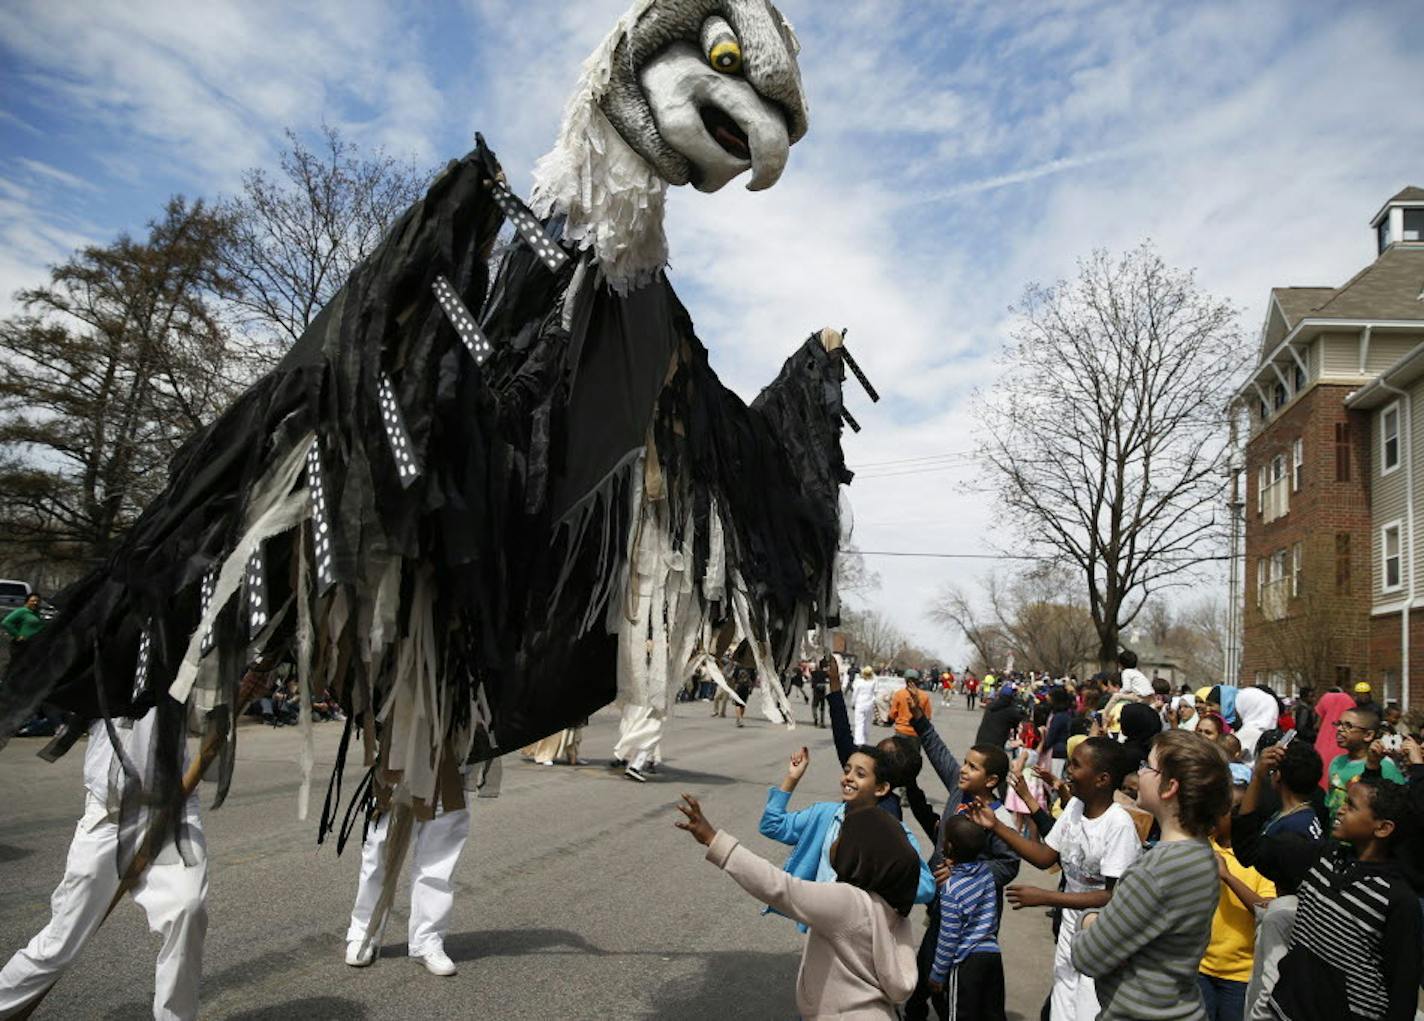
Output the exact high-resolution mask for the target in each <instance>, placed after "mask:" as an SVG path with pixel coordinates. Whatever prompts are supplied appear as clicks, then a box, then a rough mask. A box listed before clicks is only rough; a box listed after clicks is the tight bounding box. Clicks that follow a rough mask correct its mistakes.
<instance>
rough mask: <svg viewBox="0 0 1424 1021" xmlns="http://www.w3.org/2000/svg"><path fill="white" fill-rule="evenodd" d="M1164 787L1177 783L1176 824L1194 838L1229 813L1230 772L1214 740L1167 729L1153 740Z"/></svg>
mask: <svg viewBox="0 0 1424 1021" xmlns="http://www.w3.org/2000/svg"><path fill="white" fill-rule="evenodd" d="M1152 751H1153V752H1156V753H1157V772H1158V773H1159V774H1160V775H1161V778H1162V784H1163V785H1164V786H1165V785H1166V784H1168V783H1170V782H1171V781H1173V780H1175V781H1177V824H1178V825H1179V826H1181V827H1182V829H1183V830H1185V831H1186V832H1187V833H1189V834H1191V835H1192V836H1194V837H1205V836H1207V835H1208V834H1210V833H1211V832H1212V830H1214V829H1216V824H1217V820H1219V819H1220V818H1221V817H1222V816H1223V815H1225V814H1226V813H1227V812H1229V811H1231V770H1230V769H1229V768H1228V767H1227V764H1226V754H1225V753H1224V752H1223V751H1222V750H1221V748H1220V747H1219V746H1218V745H1217V744H1216V743H1215V742H1213V741H1210V740H1208V739H1207V738H1204V737H1201V736H1200V735H1198V734H1194V733H1192V732H1191V731H1189V730H1168V731H1164V732H1162V733H1161V734H1158V735H1157V737H1156V738H1154V739H1153V741H1152Z"/></svg>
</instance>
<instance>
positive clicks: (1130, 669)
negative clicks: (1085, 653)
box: [1117, 649, 1170, 702]
mask: <svg viewBox="0 0 1424 1021" xmlns="http://www.w3.org/2000/svg"><path fill="white" fill-rule="evenodd" d="M1117 665H1118V670H1119V681H1120V684H1121V688H1122V694H1123V696H1124V697H1125V698H1131V699H1132V700H1133V701H1135V702H1150V701H1152V682H1151V681H1150V680H1148V679H1147V675H1146V674H1144V673H1143V672H1142V671H1141V670H1139V669H1137V653H1135V652H1133V651H1132V650H1131V649H1123V650H1122V651H1121V652H1119V653H1118V654H1117ZM1169 690H1170V689H1169Z"/></svg>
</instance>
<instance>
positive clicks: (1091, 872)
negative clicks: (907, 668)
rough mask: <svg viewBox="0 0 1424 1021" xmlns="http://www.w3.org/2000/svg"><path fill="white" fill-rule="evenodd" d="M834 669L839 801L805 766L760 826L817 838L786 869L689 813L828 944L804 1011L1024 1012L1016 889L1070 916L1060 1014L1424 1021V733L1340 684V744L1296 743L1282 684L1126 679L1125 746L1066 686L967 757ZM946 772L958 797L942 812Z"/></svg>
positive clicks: (1030, 901)
mask: <svg viewBox="0 0 1424 1021" xmlns="http://www.w3.org/2000/svg"><path fill="white" fill-rule="evenodd" d="M1134 672H1135V671H1134ZM828 674H829V678H828V689H829V690H828V693H827V697H826V711H827V714H828V715H829V717H830V725H831V729H832V733H833V737H834V739H835V746H836V750H837V753H838V758H839V759H840V761H841V765H842V778H841V784H840V789H839V792H838V794H839V796H838V797H837V798H835V799H834V800H827V801H821V802H815V803H812V804H810V805H808V806H806V807H804V808H800V809H797V810H792V808H791V806H790V801H791V798H792V794H793V792H794V791H795V790H796V788H797V785H798V784H799V782H800V781H801V779H802V777H803V776H804V775H805V772H806V767H807V764H808V763H809V760H810V751H809V750H808V749H806V748H801V749H799V750H798V751H797V752H796V753H794V754H793V755H792V756H791V760H790V763H789V766H788V769H787V772H786V775H785V777H784V778H783V779H782V781H781V783H780V784H779V785H778V786H777V787H773V788H771V789H770V790H769V792H768V795H767V803H766V807H765V810H764V812H763V815H762V821H761V827H760V829H761V833H762V835H763V836H766V837H769V838H771V839H773V840H776V841H778V842H781V843H784V844H787V845H789V846H790V847H791V852H790V855H789V856H788V858H787V860H786V862H785V864H784V866H783V867H782V868H780V869H778V868H776V867H775V866H774V865H772V864H771V863H769V862H767V861H765V860H763V859H761V858H759V857H758V856H756V855H755V854H753V853H752V852H751V851H750V850H748V849H747V848H746V847H744V846H743V845H741V844H739V843H738V842H737V840H736V838H734V837H732V836H731V835H729V834H726V833H718V832H717V831H716V830H715V829H713V828H712V827H711V826H710V824H708V823H707V822H706V819H705V817H704V816H703V815H702V812H701V807H700V805H698V803H697V802H696V800H695V799H692V798H687V799H686V800H685V802H684V804H683V805H682V806H680V808H681V811H682V813H683V815H684V817H685V818H684V820H683V821H681V822H679V825H680V826H682V827H683V828H684V829H688V830H689V831H690V832H692V833H693V835H694V836H696V837H697V839H698V840H699V841H701V842H702V843H704V844H707V845H709V851H708V859H709V860H710V861H712V862H713V863H714V864H716V865H718V866H719V867H721V868H722V869H724V870H725V871H727V872H728V873H729V874H730V875H731V876H732V878H733V879H734V880H735V881H736V882H737V883H739V884H740V885H741V886H742V887H743V888H744V889H746V890H747V891H748V892H750V893H752V894H753V896H755V897H757V899H759V900H761V901H762V902H763V903H764V904H766V905H767V911H775V912H778V913H781V914H784V915H787V916H790V917H791V918H793V919H795V920H796V921H797V922H798V923H799V925H800V926H801V928H802V930H803V931H807V932H808V935H807V940H806V944H805V948H804V952H803V958H802V966H801V972H800V976H799V978H798V983H797V1005H798V1009H799V1011H800V1013H801V1016H802V1017H803V1018H830V1017H836V1018H908V1019H917V1018H928V1017H929V1016H930V1013H931V1010H933V1012H934V1014H936V1015H937V1016H938V1017H939V1018H941V1019H944V1021H951V1019H954V1021H970V1019H986V1021H997V1019H1002V1018H1004V1017H1005V991H1006V990H1005V972H1004V966H1003V950H1004V949H1005V948H1004V947H1003V944H1002V942H1001V940H1000V931H999V930H1000V925H999V923H1000V919H1001V917H1002V913H1003V910H1004V906H1005V904H1006V903H1007V904H1008V905H1010V906H1011V907H1012V908H1013V909H1019V908H1029V907H1043V908H1049V909H1051V912H1050V913H1051V914H1052V916H1053V919H1054V921H1053V925H1054V931H1055V935H1056V939H1057V943H1056V948H1055V952H1054V960H1053V969H1052V982H1051V989H1050V992H1049V995H1048V998H1047V1000H1046V1002H1045V1003H1044V1004H1043V1010H1042V1017H1043V1018H1045V1019H1051V1021H1078V1019H1083V1021H1086V1019H1090V1018H1096V1019H1103V1021H1113V1019H1118V1018H1141V1019H1178V1018H1180V1019H1193V1021H1195V1019H1209V1021H1238V1019H1243V1018H1248V1017H1249V1018H1253V1019H1270V1018H1275V1019H1285V1021H1313V1019H1321V1021H1324V1019H1337V1018H1338V1019H1346V1018H1368V1019H1381V1021H1395V1019H1398V1021H1404V1019H1407V1018H1413V1017H1414V1013H1415V1003H1416V996H1417V994H1418V991H1419V990H1420V988H1421V970H1424V969H1422V968H1421V928H1424V901H1421V893H1424V883H1421V869H1422V868H1424V853H1421V841H1424V835H1421V833H1420V827H1419V825H1418V824H1419V821H1420V818H1421V808H1424V752H1421V747H1420V744H1419V742H1418V740H1417V739H1416V738H1415V737H1414V736H1412V735H1409V734H1407V733H1405V734H1395V735H1393V736H1395V737H1398V740H1397V741H1387V740H1386V739H1387V738H1389V737H1390V736H1391V735H1390V734H1388V733H1387V732H1386V729H1385V728H1386V726H1387V724H1385V723H1384V721H1383V720H1382V719H1381V715H1380V714H1379V713H1378V712H1376V710H1375V709H1374V708H1373V707H1372V706H1370V705H1366V704H1363V703H1362V702H1360V701H1359V699H1358V696H1357V698H1356V700H1354V701H1353V702H1351V704H1350V705H1349V706H1344V705H1336V704H1335V702H1336V701H1338V700H1335V699H1333V698H1332V696H1331V695H1328V694H1327V695H1325V696H1322V697H1321V699H1320V700H1319V702H1318V703H1316V706H1317V708H1315V710H1314V711H1315V712H1316V713H1317V714H1318V726H1319V729H1320V731H1321V732H1320V733H1319V734H1318V735H1315V734H1312V735H1309V737H1311V738H1314V739H1315V740H1314V741H1312V740H1310V739H1307V740H1295V737H1296V736H1299V735H1297V734H1296V733H1295V732H1294V731H1293V730H1292V728H1289V727H1282V726H1279V725H1278V722H1279V721H1278V720H1277V719H1276V716H1277V706H1278V702H1277V700H1276V699H1275V697H1274V695H1273V694H1271V693H1269V692H1268V691H1266V690H1265V689H1243V690H1242V691H1241V692H1236V691H1235V690H1234V689H1232V690H1231V691H1230V692H1225V691H1222V690H1221V689H1211V690H1207V691H1205V692H1203V693H1202V695H1203V697H1201V698H1193V699H1191V700H1190V702H1188V701H1186V700H1183V699H1181V697H1180V696H1178V697H1176V698H1173V697H1172V696H1170V689H1169V691H1168V693H1167V694H1168V700H1164V699H1163V698H1162V695H1163V692H1160V691H1157V690H1156V689H1155V688H1153V687H1151V686H1150V682H1146V679H1145V678H1141V680H1138V679H1136V678H1130V677H1126V675H1127V670H1124V672H1123V677H1117V678H1113V679H1112V680H1111V681H1110V682H1109V683H1108V684H1107V685H1105V686H1104V687H1105V690H1106V691H1107V693H1108V697H1109V699H1110V700H1112V701H1113V702H1114V705H1113V708H1115V709H1116V710H1117V711H1116V713H1115V722H1116V723H1117V727H1116V730H1117V735H1116V737H1115V738H1114V737H1109V736H1106V735H1105V734H1103V733H1102V731H1103V730H1105V729H1107V728H1106V727H1104V726H1103V725H1102V722H1103V721H1102V717H1101V716H1100V715H1097V714H1098V713H1100V712H1101V710H1100V709H1096V708H1093V706H1094V704H1095V702H1094V701H1089V703H1088V708H1087V711H1086V712H1085V711H1084V705H1083V701H1082V698H1081V697H1080V696H1079V695H1078V693H1075V692H1070V691H1065V690H1063V689H1062V688H1059V689H1057V690H1054V691H1052V692H1051V693H1050V694H1048V695H1047V696H1046V697H1045V698H1043V699H1042V706H1041V707H1040V706H1035V705H1032V704H1031V705H1029V706H1027V707H1026V708H1027V709H1028V711H1027V712H1026V713H1024V714H1023V716H1024V719H1023V723H1022V725H1021V726H1020V727H1019V730H1018V732H1017V733H1016V734H1014V735H1013V736H1011V737H1010V738H1009V739H1008V740H1006V741H1003V742H998V741H981V742H979V743H976V744H975V745H973V746H972V747H971V748H970V749H969V750H968V751H967V752H966V753H965V755H964V757H963V760H962V761H961V760H960V759H959V758H958V757H957V756H956V755H955V754H954V753H953V752H952V751H951V750H950V749H949V747H948V746H947V745H946V744H945V742H944V741H943V740H942V738H941V737H940V735H939V733H938V731H937V730H936V728H935V727H934V725H933V723H932V722H931V720H930V715H929V710H930V705H929V699H928V697H924V693H923V692H921V691H919V690H918V687H917V686H916V685H907V688H906V694H905V696H904V697H901V698H898V699H897V700H896V702H895V712H894V714H893V717H894V723H895V725H896V726H895V731H894V732H892V734H891V736H890V737H887V738H886V739H885V740H883V741H881V742H879V743H878V744H874V745H872V744H855V743H854V742H853V740H852V727H851V724H850V720H849V718H848V713H847V707H846V699H845V695H844V693H843V692H842V690H841V684H840V675H839V670H838V667H837V666H836V665H835V664H831V665H830V667H829V669H828ZM1139 676H1140V675H1139ZM1124 677H1126V680H1124ZM1128 681H1130V682H1131V683H1130V684H1129V683H1127V682H1128ZM1006 689H1007V694H1008V695H1009V697H1012V695H1013V689H1012V686H1010V685H1001V686H1000V688H999V691H998V693H997V695H996V696H995V698H996V700H1001V699H1003V698H1004V697H1005V695H1006ZM1144 691H1145V692H1147V693H1146V694H1144V693H1143V692H1144ZM1343 697H1344V699H1345V700H1346V701H1350V696H1348V695H1344V696H1343ZM1090 698H1095V696H1090ZM1223 703H1225V704H1223ZM991 704H992V703H991ZM1097 704H1101V703H1097ZM1238 707H1239V708H1238ZM1084 718H1086V719H1088V720H1089V721H1090V723H1089V726H1087V727H1083V726H1081V725H1080V721H1082V720H1083V719H1084ZM1332 724H1333V726H1332ZM1084 730H1087V731H1089V733H1083V731H1084ZM907 731H908V733H907ZM1302 733H1303V731H1302ZM981 736H982V732H981ZM1327 737H1328V739H1329V742H1330V744H1329V746H1328V747H1327V746H1326V744H1325V740H1326V738H1327ZM1025 739H1026V740H1025ZM1025 743H1027V744H1029V745H1032V746H1033V751H1034V753H1035V754H1036V756H1037V762H1036V765H1034V766H1032V768H1030V766H1029V763H1030V762H1032V761H1033V758H1032V757H1031V756H1030V755H1027V754H1025V753H1024V752H1023V751H1022V746H1023V745H1024V744H1025ZM1322 747H1327V750H1330V751H1332V752H1334V753H1335V754H1330V755H1328V756H1323V755H1322V754H1321V750H1320V749H1321V748H1322ZM1011 753H1014V757H1013V758H1011ZM1396 759H1398V760H1399V762H1396ZM925 763H928V765H929V766H930V769H931V771H932V772H933V773H934V774H935V775H936V776H937V777H938V779H939V780H940V782H941V783H942V784H943V785H944V787H945V789H946V791H947V798H946V800H945V802H944V804H943V807H942V809H941V810H940V811H939V812H936V811H935V809H934V806H933V805H931V803H930V799H929V797H928V795H927V794H926V792H925V791H924V790H923V789H922V788H921V786H920V782H919V778H920V774H921V771H922V768H923V765H924V764H925ZM1400 763H1403V765H1404V766H1405V767H1406V768H1405V769H1401V768H1400ZM1006 796H1007V798H1008V800H1009V803H1008V804H1006V801H1005V799H1006ZM904 808H908V809H909V810H910V813H911V815H912V816H913V819H914V821H915V822H916V824H917V825H918V826H919V827H920V829H921V830H922V831H923V833H924V834H925V835H926V837H927V838H928V839H929V841H930V843H929V845H928V846H929V855H928V858H927V859H926V858H924V857H923V856H922V855H921V854H920V845H919V843H918V842H917V840H916V837H915V834H914V833H913V832H912V830H911V828H910V826H908V825H907V824H906V823H905V822H904V821H902V816H903V814H904V813H903V809H904ZM1327 833H1328V836H1327ZM1021 861H1027V862H1028V863H1029V864H1031V865H1033V866H1034V867H1035V868H1037V869H1041V870H1054V871H1057V872H1058V873H1059V880H1058V884H1057V889H1051V888H1044V887H1041V886H1039V885H1034V884H1025V883H1015V879H1016V878H1017V876H1018V872H1019V868H1020V863H1021ZM916 904H924V905H926V913H925V916H924V931H923V935H922V936H921V937H920V938H919V939H918V946H916V942H917V941H916V937H915V932H916V928H917V927H916V926H914V925H912V924H911V923H910V916H911V911H912V908H913V906H914V905H916ZM1012 980H1013V977H1012V976H1011V977H1010V981H1012Z"/></svg>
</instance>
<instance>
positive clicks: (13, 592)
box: [0, 578, 31, 612]
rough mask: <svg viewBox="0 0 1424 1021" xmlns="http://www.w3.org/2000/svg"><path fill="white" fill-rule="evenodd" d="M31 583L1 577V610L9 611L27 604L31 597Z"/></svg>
mask: <svg viewBox="0 0 1424 1021" xmlns="http://www.w3.org/2000/svg"><path fill="white" fill-rule="evenodd" d="M30 591H31V589H30V585H29V583H28V582H24V581H12V580H11V579H9V578H0V612H9V611H10V610H13V609H16V608H17V607H21V606H24V605H25V600H26V599H28V598H30Z"/></svg>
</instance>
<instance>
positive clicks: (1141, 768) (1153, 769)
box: [1137, 762, 1162, 776]
mask: <svg viewBox="0 0 1424 1021" xmlns="http://www.w3.org/2000/svg"><path fill="white" fill-rule="evenodd" d="M1144 770H1145V771H1146V772H1148V773H1156V774H1157V775H1158V776H1161V775H1162V771H1161V770H1160V769H1158V768H1157V767H1156V766H1149V765H1148V764H1147V763H1145V762H1144V763H1143V764H1142V765H1140V766H1138V767H1137V771H1138V772H1139V773H1141V772H1143V771H1144Z"/></svg>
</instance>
